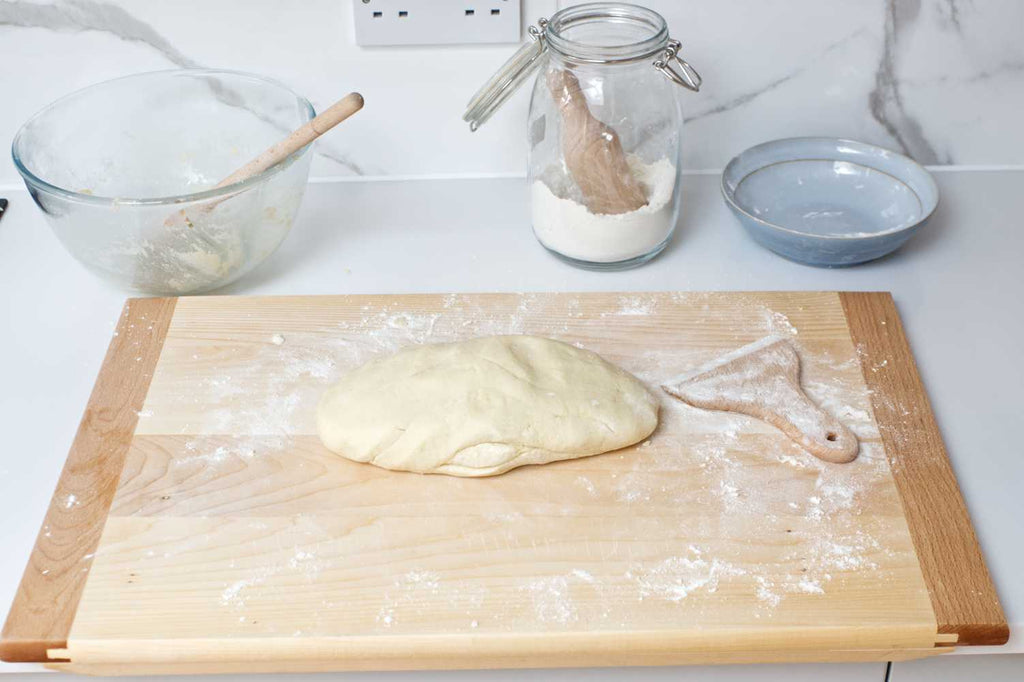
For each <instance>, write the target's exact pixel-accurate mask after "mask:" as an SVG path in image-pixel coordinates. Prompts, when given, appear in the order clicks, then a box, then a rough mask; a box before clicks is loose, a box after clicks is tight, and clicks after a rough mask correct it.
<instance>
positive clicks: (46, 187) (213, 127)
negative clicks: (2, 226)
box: [12, 70, 315, 295]
mask: <svg viewBox="0 0 1024 682" xmlns="http://www.w3.org/2000/svg"><path fill="white" fill-rule="evenodd" d="M314 114H315V112H314V111H313V107H312V105H311V104H310V103H309V101H307V100H306V99H305V98H303V97H300V96H299V95H297V94H295V93H294V92H292V91H291V90H289V89H288V88H286V87H285V86H283V85H281V84H280V83H277V82H275V81H272V80H269V79H266V78H262V77H260V76H255V75H251V74H245V73H237V72H231V71H212V70H179V71H161V72H155V73H144V74H139V75H135V76H128V77H125V78H118V79H116V80H112V81H107V82H105V83H100V84H98V85H94V86H91V87H88V88H85V89H84V90H79V91H78V92H75V93H72V94H70V95H68V96H66V97H64V98H62V99H60V100H57V101H56V102H54V103H53V104H51V105H50V106H48V107H46V108H45V109H43V110H42V111H40V112H39V113H37V114H36V115H35V116H33V117H32V118H31V119H29V121H28V122H27V123H26V124H25V125H24V126H23V127H22V128H21V130H19V131H18V134H17V135H16V136H15V138H14V144H13V146H12V155H13V157H14V165H15V166H16V167H17V169H18V171H19V172H20V173H21V175H22V177H23V178H24V180H25V185H26V186H27V187H28V190H29V192H30V193H31V194H32V198H33V199H34V200H35V202H36V204H37V205H38V206H39V208H41V209H42V211H43V213H44V214H45V215H46V219H47V221H48V222H49V224H50V226H51V227H52V228H53V231H54V232H55V233H56V235H57V237H58V239H60V241H61V243H62V244H63V245H64V247H65V248H66V249H67V250H68V251H69V252H70V253H71V255H72V256H74V257H75V258H76V259H77V260H78V261H79V262H81V263H82V264H83V265H85V267H86V268H88V269H89V270H91V271H92V272H93V273H95V274H97V275H99V276H100V277H102V278H104V279H106V280H109V281H110V282H113V283H115V284H117V285H119V286H122V287H125V288H127V289H132V290H135V291H140V292H144V293H147V294H157V295H177V294H191V293H199V292H203V291H209V290H211V289H216V288H218V287H221V286H224V285H225V284H228V283H229V282H233V281H235V280H236V279H238V278H239V277H241V276H243V275H244V274H246V273H247V272H249V271H250V270H252V269H253V268H254V267H256V266H257V265H258V264H259V263H260V262H262V261H263V260H264V259H265V258H267V256H269V255H270V254H271V253H273V251H274V250H275V249H276V248H277V246H278V245H279V244H280V243H281V241H282V240H283V239H284V238H285V236H286V235H287V234H288V231H289V230H290V229H291V226H292V221H293V220H294V218H295V214H296V212H297V211H298V208H299V204H300V203H301V201H302V195H303V192H304V191H305V188H306V180H307V178H308V176H309V164H310V161H311V159H312V154H311V153H310V150H311V148H312V145H309V146H307V147H305V148H303V149H301V150H299V151H298V152H296V153H295V154H293V155H292V156H291V157H289V158H288V159H287V160H286V161H284V162H282V163H280V164H278V165H276V166H274V167H273V168H270V169H268V170H266V171H264V172H263V173H260V174H259V175H256V176H254V177H252V178H249V179H248V180H244V181H242V182H238V183H235V184H232V185H228V186H226V187H223V188H220V189H213V187H214V186H215V185H216V184H217V182H219V181H220V180H221V179H222V178H224V177H227V176H228V175H230V174H231V173H232V172H233V171H234V170H236V169H237V168H239V167H241V166H243V165H244V164H245V163H246V162H248V161H249V160H250V159H251V158H253V157H254V156H256V155H257V154H259V153H260V152H261V151H263V150H264V149H266V148H267V147H269V146H270V145H272V144H273V143H275V142H277V141H279V140H281V139H283V138H284V137H285V136H286V135H287V134H288V133H289V132H290V131H292V130H294V129H295V128H298V127H299V126H301V125H302V124H303V123H306V122H307V121H309V120H310V119H312V118H313V116H314Z"/></svg>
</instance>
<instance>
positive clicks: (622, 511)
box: [53, 293, 941, 672]
mask: <svg viewBox="0 0 1024 682" xmlns="http://www.w3.org/2000/svg"><path fill="white" fill-rule="evenodd" d="M497 333H531V334H539V335H544V336H548V337H552V338H557V339H560V340H563V341H566V342H569V343H578V344H581V345H583V346H585V347H587V348H591V349H593V350H595V351H597V352H598V353H600V354H601V355H602V356H604V357H606V358H608V359H609V360H611V361H612V362H615V363H616V364H619V365H620V366H622V367H624V368H625V369H627V370H629V371H631V372H633V373H634V374H635V375H637V376H638V377H639V378H640V379H641V380H643V381H645V382H647V383H648V384H649V385H650V386H651V387H652V388H654V387H656V386H657V384H658V383H659V382H660V381H661V380H663V379H665V378H667V377H671V376H674V375H676V374H679V373H681V372H683V371H685V370H687V369H691V368H692V367H694V366H697V365H700V364H703V363H704V362H706V361H708V360H710V359H712V358H714V357H716V356H718V355H720V354H721V353H723V352H724V351H728V350H732V349H734V348H736V347H739V346H741V345H744V344H746V343H749V342H751V341H755V340H757V339H759V338H761V337H763V336H766V335H768V334H771V333H785V334H788V335H791V336H792V337H793V338H794V339H795V340H796V342H797V345H798V346H799V349H800V352H801V353H802V357H801V360H802V365H803V371H804V377H803V380H804V383H805V388H806V389H807V391H808V393H809V395H811V397H812V398H814V399H815V400H816V401H818V402H819V404H821V405H823V406H824V407H825V408H826V409H829V410H831V411H833V412H834V413H835V414H837V416H838V417H839V418H840V419H841V420H843V422H844V423H845V424H847V425H848V426H849V427H850V428H852V429H854V430H855V432H856V433H857V435H858V436H859V437H860V438H861V440H862V443H863V445H864V450H863V453H862V455H861V457H860V458H858V460H857V461H855V462H853V463H850V464H846V465H842V466H841V467H835V465H829V464H827V463H823V462H820V461H819V460H817V459H815V458H813V457H812V456H810V455H809V454H808V453H805V452H803V451H802V450H800V448H799V447H798V446H796V445H795V444H793V443H792V442H791V441H790V440H789V439H788V438H786V437H785V436H784V435H782V434H781V433H779V432H778V431H776V430H774V429H773V428H771V427H770V426H767V425H766V424H763V423H761V422H758V421H756V420H751V419H749V418H746V417H742V416H736V415H724V414H715V413H708V412H703V411H701V410H697V409H696V408H692V407H689V406H687V405H683V404H682V403H679V402H678V401H671V399H670V398H668V396H665V395H663V394H660V393H659V394H658V395H659V396H660V398H661V400H662V401H663V402H662V410H663V413H662V424H661V426H660V427H659V430H658V431H657V432H656V433H655V434H654V436H653V437H652V438H651V439H650V440H649V444H646V445H644V444H641V445H638V446H634V447H631V448H627V449H624V450H621V451H618V452H615V453H610V454H607V455H603V456H598V457H591V458H586V459H582V460H576V461H567V462H559V463H555V464H551V465H546V466H543V467H526V468H523V469H520V470H516V471H513V472H510V473H508V474H505V475H503V476H499V477H495V478H493V479H486V480H466V479H455V478H450V477H442V476H418V475H415V474H406V473H401V472H388V471H384V470H381V469H377V468H375V467H372V466H366V465H359V464H356V463H353V462H349V461H347V460H343V459H340V458H338V457H336V456H334V455H332V454H331V453H329V452H328V451H326V450H325V449H324V448H323V447H322V445H321V444H320V443H319V440H318V439H317V437H316V435H315V428H314V424H313V419H312V416H313V414H314V406H315V404H316V401H317V399H318V398H319V395H320V394H321V392H322V391H323V390H324V388H325V387H326V386H328V385H330V384H331V383H332V382H333V381H335V380H336V379H337V378H338V377H339V376H340V375H341V374H343V373H344V372H345V371H347V370H348V369H350V368H352V367H355V366H357V365H358V364H361V363H362V362H364V361H366V360H368V359H370V358H372V357H376V356H379V355H380V354H382V353H388V352H390V351H392V350H395V349H397V348H398V347H401V346H404V345H408V344H415V343H430V342H437V341H450V340H455V339H460V338H468V337H473V336H479V335H485V334H497ZM870 410H871V406H870V401H869V399H868V393H867V387H866V386H865V384H864V379H863V376H862V375H861V372H860V369H859V364H858V361H857V356H856V351H855V349H854V346H853V343H852V342H851V340H850V335H849V331H848V329H847V327H846V318H845V315H844V311H843V309H842V306H841V305H840V303H839V298H838V296H837V295H835V294H830V293H768V294H678V293H675V294H673V293H663V294H640V295H633V294H537V295H532V294H527V295H517V294H484V295H464V296H463V295H460V296H435V295H412V296H336V297H299V298H277V297H270V298H241V299H239V298H218V297H201V298H192V299H181V300H180V301H179V303H178V306H177V308H176V311H175V315H174V321H173V324H172V325H171V328H170V329H169V330H168V333H167V337H166V340H165V343H164V347H163V351H162V353H161V358H160V362H159V364H158V365H157V368H156V371H155V372H154V377H153V381H152V384H151V387H150V390H149V393H148V395H147V397H146V401H145V404H144V407H143V410H142V415H143V416H142V417H141V418H140V420H139V423H138V425H137V428H136V434H135V438H134V439H133V441H132V444H131V447H130V448H129V452H128V454H127V458H126V461H125V465H124V470H123V474H122V477H121V482H120V485H119V489H118V493H117V495H116V498H115V500H114V501H113V503H112V506H111V511H110V517H109V520H108V522H107V525H106V528H105V530H104V534H103V538H102V541H101V543H100V546H99V548H98V549H97V556H96V561H95V563H94V564H93V566H92V569H91V573H90V578H89V582H88V584H87V586H86V589H85V591H84V593H83V595H82V599H81V602H80V606H79V611H78V614H77V616H76V618H75V622H74V625H73V627H72V631H71V633H70V635H69V637H68V642H67V646H66V647H64V648H63V649H62V650H60V651H54V652H53V655H55V656H57V655H60V656H66V657H70V659H71V660H72V661H73V662H74V666H81V667H76V668H75V669H82V670H87V669H90V668H89V666H95V668H93V669H103V670H108V671H113V670H121V671H124V672H141V671H159V670H177V671H192V672H202V671H209V672H212V671H224V670H230V669H246V670H307V669H317V670H338V669H360V668H428V667H446V668H454V667H494V666H504V667H509V666H512V667H514V666H536V665H596V664H604V665H608V664H665V663H673V662H675V663H679V662H693V663H696V662H725V661H735V662H739V661H781V660H811V659H815V660H853V659H858V660H863V659H874V660H882V659H891V658H897V657H903V656H921V655H928V654H932V653H934V652H936V651H937V649H936V647H935V645H936V643H937V642H938V641H939V640H940V639H941V637H939V636H937V634H936V625H935V619H934V614H933V613H932V608H931V603H930V601H929V598H928V593H927V588H926V586H925V584H924V580H923V577H922V575H921V571H920V567H919V566H918V564H917V558H916V555H915V554H914V550H913V543H912V541H911V539H910V532H909V530H908V529H907V527H906V522H905V520H904V518H903V513H902V510H901V508H900V502H899V498H898V493H897V491H896V488H895V485H894V484H893V482H892V478H891V475H890V474H889V464H888V462H887V460H886V457H885V455H884V453H883V451H882V445H881V441H880V439H879V437H878V433H877V426H876V424H875V423H874V420H873V418H872V417H871V413H870ZM615 642H620V644H615ZM894 650H898V651H897V653H895V654H894V653H893V651H894Z"/></svg>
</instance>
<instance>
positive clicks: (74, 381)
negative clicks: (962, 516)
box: [0, 170, 1024, 679]
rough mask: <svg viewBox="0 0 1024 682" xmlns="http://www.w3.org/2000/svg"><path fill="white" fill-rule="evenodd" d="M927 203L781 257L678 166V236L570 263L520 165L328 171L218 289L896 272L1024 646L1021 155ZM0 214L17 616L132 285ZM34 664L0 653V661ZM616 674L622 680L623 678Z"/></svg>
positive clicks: (0, 574)
mask: <svg viewBox="0 0 1024 682" xmlns="http://www.w3.org/2000/svg"><path fill="white" fill-rule="evenodd" d="M936 178H937V180H938V182H939V187H940V191H941V200H940V205H939V209H938V212H937V214H936V215H935V217H934V218H933V220H932V222H931V223H930V224H929V225H928V226H927V227H926V228H925V230H924V231H922V232H921V233H920V234H918V235H917V236H916V237H915V238H914V239H912V240H911V241H910V242H909V243H908V244H907V246H906V247H904V248H903V249H902V250H901V251H900V252H898V253H897V254H895V255H894V256H891V257H889V258H886V259H883V260H881V261H878V262H875V263H870V264H867V265H863V266H858V267H855V268H850V269H842V270H822V269H815V268H809V267H805V266H801V265H797V264H794V263H790V262H788V261H785V260H783V259H781V258H779V257H777V256H775V255H773V254H771V253H769V252H767V251H765V250H763V249H761V248H760V247H758V246H757V245H756V244H754V243H753V242H752V241H751V240H750V239H749V238H748V237H747V236H746V235H745V234H744V233H743V231H742V230H741V228H740V227H739V225H738V224H737V223H736V222H735V220H734V219H733V217H732V215H731V214H729V213H728V211H727V209H726V208H725V206H724V204H723V203H722V201H721V199H720V197H719V193H718V176H717V175H688V176H687V177H686V178H685V179H684V202H685V203H684V207H683V216H682V218H681V223H680V226H679V229H678V231H677V233H676V237H675V239H674V241H673V242H672V244H671V245H670V246H669V248H668V249H667V250H666V251H665V253H663V254H662V255H661V256H660V257H659V258H657V259H656V260H655V261H653V262H652V263H650V264H648V265H646V266H644V267H641V268H638V269H635V270H629V271H625V272H617V273H595V272H588V271H584V270H578V269H575V268H573V267H570V266H568V265H566V264H564V263H562V262H560V261H558V260H557V259H555V258H554V257H552V256H551V255H549V254H548V253H547V252H545V251H544V250H543V249H542V248H541V247H540V246H539V245H538V244H537V242H536V241H535V240H534V238H533V235H532V234H531V232H530V227H529V218H528V207H527V188H526V183H525V181H524V180H522V179H520V178H494V179H440V180H398V181H375V182H330V181H325V182H314V183H313V184H311V185H310V187H309V190H308V193H307V195H306V199H305V202H304V204H303V207H302V211H301V214H300V217H299V220H298V221H297V224H296V225H295V228H294V230H293V232H292V234H291V235H290V236H289V238H288V239H287V241H286V242H285V244H284V245H283V246H282V247H281V249H280V250H279V251H278V252H277V253H276V254H274V256H272V257H271V258H270V259H269V260H268V261H267V262H266V263H265V264H263V266H261V267H260V268H259V269H258V270H257V271H255V272H254V273H252V274H251V275H250V276H249V277H247V278H245V279H244V280H243V281H241V282H239V283H237V284H235V285H232V286H231V287H229V288H228V289H226V290H225V291H223V292H221V293H232V294H328V293H400V292H473V291H600V290H607V291H655V290H773V289H809V290H889V291H891V292H892V293H893V296H894V297H895V300H896V304H897V306H898V307H899V311H900V314H901V315H902V317H903V320H904V323H905V325H906V329H907V334H908V336H909V339H910V343H911V346H912V347H913V350H914V354H915V356H916V358H917V361H918V363H919V367H920V371H921V374H922V376H923V379H924V382H925V385H926V386H927V389H928V393H929V396H930V397H931V400H932V405H933V409H934V411H935V414H936V417H937V419H938V421H939V425H940V427H941V430H942V434H943V436H944V438H945V442H946V446H947V448H948V449H949V453H950V457H951V458H952V461H953V466H954V468H955V469H956V473H957V478H958V479H959V482H960V486H961V489H962V490H963V493H964V496H965V498H966V500H967V506H968V508H969V509H970V513H971V518H972V520H973V522H974V526H975V528H976V530H977V532H978V537H979V540H980V542H981V546H982V549H983V551H984V553H985V557H986V560H987V562H988V566H989V569H990V570H991V572H992V574H993V576H994V579H995V582H996V586H997V589H998V591H999V596H1000V599H1001V601H1002V603H1003V608H1004V609H1005V611H1006V615H1007V618H1008V620H1009V622H1010V627H1011V640H1010V643H1009V644H1008V645H1007V646H1005V647H981V648H974V649H971V648H965V649H962V650H961V651H965V652H979V651H992V652H1001V653H1011V652H1016V653H1020V652H1024V632H1022V628H1024V580H1021V579H1020V574H1021V571H1022V570H1024V531H1022V530H1021V529H1022V527H1024V524H1022V523H1021V521H1020V518H1019V517H1020V516H1021V514H1020V512H1021V511H1022V509H1024V504H1022V502H1021V496H1022V491H1021V485H1022V483H1024V456H1022V455H1021V448H1020V440H1019V438H1018V433H1017V431H1018V428H1017V427H1018V424H1019V420H1020V417H1019V412H1020V405H1021V399H1020V390H1021V387H1024V357H1022V355H1021V352H1020V348H1021V339H1024V315H1022V313H1024V303H1022V298H1024V267H1022V266H1021V262H1020V259H1021V254H1022V253H1024V232H1022V230H1021V227H1020V220H1021V216H1022V215H1024V170H1006V171H977V170H944V171H939V172H937V173H936ZM0 196H5V197H7V198H8V199H10V201H11V204H10V207H9V209H8V212H7V214H6V215H5V216H4V217H3V220H2V221H0V288H2V290H3V295H2V298H0V320H3V322H2V327H0V330H2V333H0V382H2V386H3V390H2V391H0V433H3V435H4V447H3V449H2V451H0V518H2V519H4V523H3V524H2V525H0V528H2V530H0V543H2V545H0V546H2V548H3V549H2V551H0V615H5V614H6V610H7V607H8V605H9V604H10V602H11V599H12V598H13V596H14V592H15V590H16V588H17V585H18V581H19V580H20V577H21V573H22V570H23V569H24V566H25V561H26V559H27V558H28V555H29V552H30V550H31V547H32V545H33V543H34V541H35V537H36V533H37V532H38V529H39V524H40V522H41V520H42V518H43V515H44V512H45V510H46V507H47V505H48V503H49V499H50V495H51V493H52V491H53V489H54V487H55V485H56V482H57V478H58V475H59V473H60V469H61V466H62V464H63V462H64V459H65V457H66V455H67V452H68V448H69V446H70V444H71V441H72V439H73V436H74V433H75V430H76V429H77V427H78V422H79V419H80V418H81V415H82V411H83V408H84V407H85V404H86V400H87V398H88V395H89V392H90V390H91V388H92V384H93V381H94V380H95V377H96V374H97V372H98V370H99V366H100V362H101V360H102V358H103V355H104V352H105V351H106V347H107V344H108V342H109V340H110V334H111V331H112V330H113V328H114V323H115V321H116V320H117V318H118V314H119V312H120V309H121V305H122V303H123V300H124V298H125V297H126V294H125V293H123V292H121V291H117V290H114V289H111V288H110V287H108V286H106V285H105V284H103V283H101V282H100V281H98V280H96V279H95V278H93V277H92V276H91V275H89V274H88V273H86V272H85V270H83V269H82V268H81V267H80V266H79V265H78V264H77V263H75V262H74V261H73V260H72V259H71V258H70V256H68V255H67V253H65V251H64V250H63V248H62V247H61V246H60V244H59V243H58V242H57V240H56V238H55V237H54V236H53V234H52V233H51V232H50V230H49V228H48V227H47V226H46V224H45V223H44V221H43V217H42V215H41V214H40V212H39V210H38V209H37V208H36V207H35V206H34V205H33V203H32V201H31V199H30V197H29V196H28V194H27V193H26V192H25V191H24V189H21V188H12V187H7V188H4V189H0ZM30 668H32V666H13V665H4V664H0V672H16V671H24V670H28V669H30ZM608 679H614V676H613V677H610V678H608Z"/></svg>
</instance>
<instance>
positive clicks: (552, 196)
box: [463, 2, 701, 270]
mask: <svg viewBox="0 0 1024 682" xmlns="http://www.w3.org/2000/svg"><path fill="white" fill-rule="evenodd" d="M529 32H530V37H531V41H530V42H529V43H527V44H526V45H524V46H522V47H521V48H520V49H519V51H518V52H516V54H515V55H513V56H512V58H511V59H509V61H508V62H506V63H505V65H504V66H503V67H502V68H501V70H499V71H498V73H497V74H495V75H494V77H493V78H492V79H491V80H490V81H489V82H488V83H487V84H486V85H484V87H483V88H481V89H480V91H479V92H477V94H476V95H475V96H474V97H473V99H472V100H471V101H470V103H469V106H468V108H467V110H466V114H465V115H464V117H463V118H464V119H465V120H466V121H467V122H469V125H470V128H471V129H472V130H476V129H477V128H478V127H479V126H480V125H482V124H483V123H484V122H485V121H486V120H487V119H488V118H490V116H491V115H492V114H493V113H494V112H495V111H496V110H497V108H498V107H500V106H501V105H502V104H503V103H504V102H505V101H506V100H507V99H508V98H509V97H510V96H511V95H512V93H513V92H514V91H515V90H516V89H517V88H518V87H519V86H520V85H521V84H522V83H523V82H524V81H525V80H526V79H528V78H529V77H530V76H532V75H533V74H534V73H536V74H537V77H536V79H535V81H534V86H533V97H532V99H531V101H530V112H529V116H528V125H527V137H528V140H529V164H528V165H529V185H530V204H531V205H530V215H531V221H532V224H533V232H534V234H535V235H536V237H537V239H538V240H539V241H540V243H541V244H542V245H543V246H544V247H545V248H546V249H548V250H549V251H551V252H552V253H554V254H555V255H556V256H558V257H559V258H562V259H563V260H566V261H568V262H570V263H572V264H574V265H578V266H581V267H585V268H591V269H601V270H617V269H623V268H629V267H634V266H637V265H641V264H643V263H646V262H647V261H649V260H650V259H651V258H654V257H655V256H656V255H658V253H660V252H661V251H662V249H664V248H665V246H666V245H667V244H668V242H669V239H670V238H671V236H672V232H673V231H674V229H675V225H676V220H677V218H678V215H679V195H680V186H679V185H680V182H679V178H680V175H679V153H680V143H681V139H680V136H681V132H682V112H681V110H680V106H679V100H678V96H677V94H678V88H679V87H680V86H681V87H683V88H686V89H689V90H693V91H697V90H699V89H700V84H701V78H700V76H699V75H698V74H697V72H696V71H695V70H694V69H693V67H691V66H690V65H689V64H688V63H686V61H684V60H683V59H682V57H681V56H680V49H681V46H680V44H679V42H678V41H676V40H673V39H672V38H670V37H669V31H668V26H667V25H666V23H665V20H664V18H662V16H661V15H660V14H658V13H657V12H654V11H653V10H650V9H647V8H644V7H639V6H636V5H629V4H625V3H617V2H597V3H589V4H584V5H575V6H572V7H568V8H566V9H563V10H560V11H559V12H556V13H555V14H554V15H552V16H551V18H550V19H548V20H545V19H541V20H540V21H538V22H537V25H536V26H531V27H530V29H529Z"/></svg>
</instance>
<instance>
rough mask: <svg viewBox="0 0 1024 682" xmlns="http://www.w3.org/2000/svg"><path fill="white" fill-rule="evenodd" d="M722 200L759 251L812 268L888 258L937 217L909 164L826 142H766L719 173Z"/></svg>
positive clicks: (882, 152) (932, 192)
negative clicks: (764, 249)
mask: <svg viewBox="0 0 1024 682" xmlns="http://www.w3.org/2000/svg"><path fill="white" fill-rule="evenodd" d="M722 196H723V197H724V198H725V203H726V204H728V206H729V208H730V209H732V212H733V213H734V214H735V215H736V217H737V218H738V219H739V221H740V223H741V224H742V225H743V227H744V228H745V229H746V231H747V232H748V233H749V234H750V236H751V237H753V238H754V239H755V240H756V241H757V242H758V243H759V244H761V245H762V246H764V247H765V248H768V249H771V250H772V251H774V252H775V253H777V254H779V255H780V256H783V257H785V258H788V259H790V260H794V261H797V262H799V263H804V264H807V265H814V266H817V267H830V268H831V267H843V266H848V265H856V264H857V263H865V262H867V261H870V260H874V259H876V258H881V257H882V256H885V255H886V254H889V253H892V252H893V251H895V250H896V249H898V248H899V247H901V246H902V245H903V244H904V242H906V241H907V240H908V239H910V237H911V236H912V235H913V234H914V233H915V232H917V231H918V230H919V229H921V227H922V226H923V225H924V224H925V222H927V220H928V218H929V217H931V215H932V213H933V212H934V211H935V207H936V206H937V205H938V201H939V190H938V187H937V186H936V184H935V180H934V179H933V178H932V176H931V175H930V174H929V173H928V171H926V170H925V169H924V168H922V167H921V166H920V165H919V164H917V163H916V162H914V161H913V160H911V159H909V158H907V157H906V156H903V155H902V154H897V153H895V152H892V151H889V150H887V149H883V148H881V147H875V146H874V145H869V144H864V143H863V142H855V141H853V140H842V139H837V138H830V137H796V138H790V139H785V140H775V141H772V142H765V143H764V144H759V145H757V146H755V147H751V148H750V149H748V150H746V151H745V152H743V153H742V154H740V155H739V156H737V157H735V158H734V159H733V160H732V161H730V162H729V165H727V166H726V167H725V171H723V173H722Z"/></svg>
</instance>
